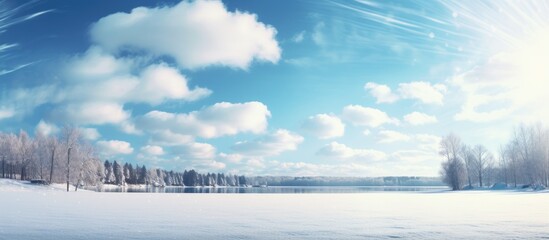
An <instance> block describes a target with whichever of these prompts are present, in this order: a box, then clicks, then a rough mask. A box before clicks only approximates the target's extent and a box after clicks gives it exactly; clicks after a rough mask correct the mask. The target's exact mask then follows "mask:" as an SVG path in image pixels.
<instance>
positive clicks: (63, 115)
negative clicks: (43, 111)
mask: <svg viewBox="0 0 549 240" xmlns="http://www.w3.org/2000/svg"><path fill="white" fill-rule="evenodd" d="M54 116H55V118H56V119H58V120H59V121H62V120H65V121H68V122H70V123H75V124H95V125H101V124H106V123H122V122H124V121H125V120H127V119H128V118H129V117H130V116H131V113H130V112H129V111H126V110H124V108H123V106H122V104H119V103H115V102H93V101H92V102H83V103H69V104H67V105H61V106H60V107H58V108H57V109H56V110H54Z"/></svg>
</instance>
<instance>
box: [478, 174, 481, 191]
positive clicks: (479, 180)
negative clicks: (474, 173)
mask: <svg viewBox="0 0 549 240" xmlns="http://www.w3.org/2000/svg"><path fill="white" fill-rule="evenodd" d="M478 183H479V184H480V187H482V172H481V171H479V172H478Z"/></svg>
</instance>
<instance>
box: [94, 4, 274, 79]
mask: <svg viewBox="0 0 549 240" xmlns="http://www.w3.org/2000/svg"><path fill="white" fill-rule="evenodd" d="M166 34H168V35H169V37H166ZM275 36H276V29H275V28H274V27H272V26H270V25H265V24H264V23H261V22H259V21H258V20H257V16H256V15H255V14H251V13H247V12H240V11H235V12H230V11H228V10H227V9H226V8H225V6H224V5H223V3H222V2H221V1H193V2H187V1H181V2H180V3H178V4H176V5H175V6H170V7H157V8H146V7H138V8H134V9H133V10H132V11H131V12H130V13H122V12H119V13H115V14H111V15H108V16H106V17H103V18H101V19H100V20H99V21H97V22H96V23H95V24H94V25H93V26H92V28H91V37H92V40H93V42H95V43H97V44H98V45H100V46H102V47H103V48H105V49H107V50H109V51H111V52H113V53H117V52H120V51H124V50H127V49H137V50H145V51H147V52H150V53H152V54H154V55H157V56H170V57H172V58H173V59H175V60H176V61H177V63H178V64H179V65H180V66H181V67H184V68H190V69H194V68H201V67H206V66H210V65H223V66H229V67H236V68H242V69H245V68H247V67H248V66H249V65H250V63H251V62H252V61H253V60H254V59H256V60H259V61H267V62H273V63H276V62H277V61H278V60H279V59H280V55H281V49H280V47H279V45H278V42H277V41H276V39H275Z"/></svg>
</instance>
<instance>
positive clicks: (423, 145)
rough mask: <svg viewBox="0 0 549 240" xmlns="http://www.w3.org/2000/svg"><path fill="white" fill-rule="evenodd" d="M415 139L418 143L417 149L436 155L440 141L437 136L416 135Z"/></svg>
mask: <svg viewBox="0 0 549 240" xmlns="http://www.w3.org/2000/svg"><path fill="white" fill-rule="evenodd" d="M415 139H417V140H418V142H419V148H420V149H422V150H424V151H431V152H435V153H438V150H439V146H440V140H441V139H442V138H441V137H439V136H435V135H430V134H416V135H415Z"/></svg>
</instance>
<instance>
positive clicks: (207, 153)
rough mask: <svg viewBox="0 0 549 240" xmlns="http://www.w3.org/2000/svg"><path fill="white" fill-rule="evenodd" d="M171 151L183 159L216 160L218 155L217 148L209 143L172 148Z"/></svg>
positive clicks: (188, 144) (194, 143)
mask: <svg viewBox="0 0 549 240" xmlns="http://www.w3.org/2000/svg"><path fill="white" fill-rule="evenodd" d="M171 150H172V151H171V152H172V153H174V154H177V155H178V156H180V157H181V158H182V159H193V160H195V159H201V160H203V159H214V158H215V155H216V149H215V147H214V146H212V145H211V144H208V143H198V142H192V143H187V144H184V145H181V146H175V147H172V149H171Z"/></svg>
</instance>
